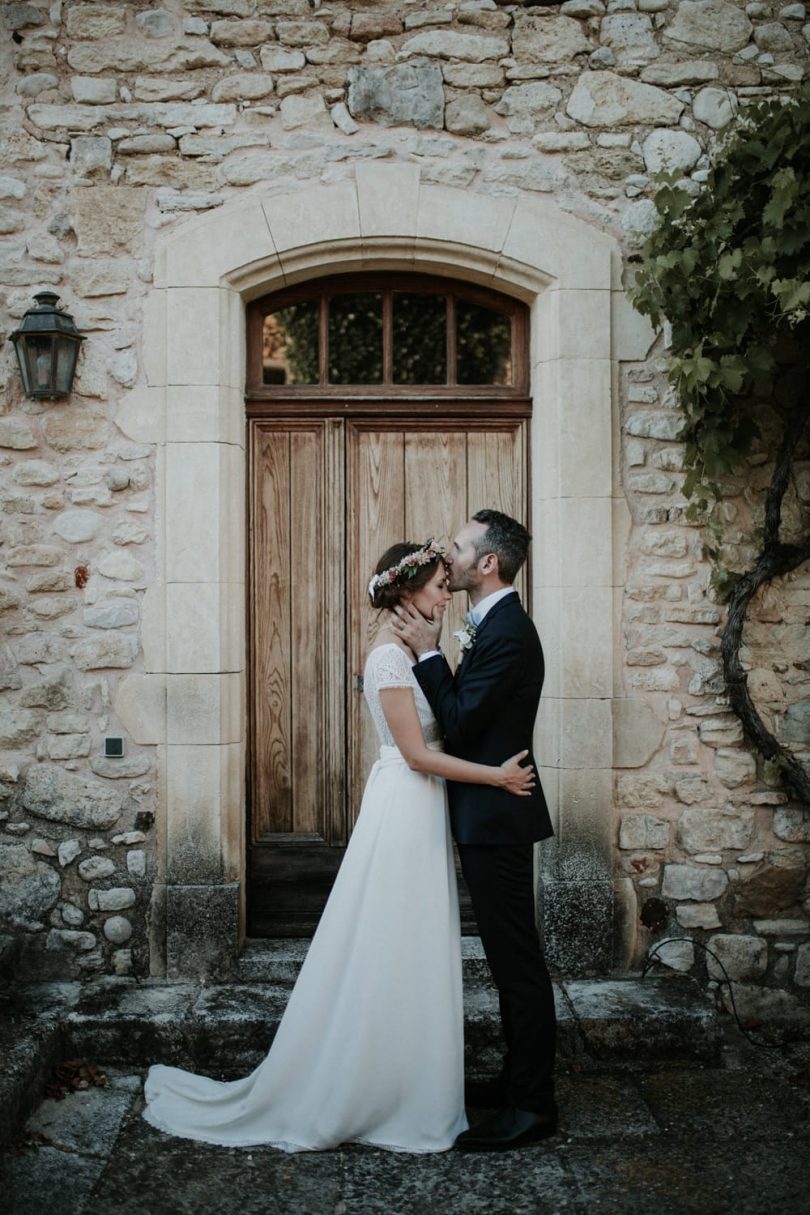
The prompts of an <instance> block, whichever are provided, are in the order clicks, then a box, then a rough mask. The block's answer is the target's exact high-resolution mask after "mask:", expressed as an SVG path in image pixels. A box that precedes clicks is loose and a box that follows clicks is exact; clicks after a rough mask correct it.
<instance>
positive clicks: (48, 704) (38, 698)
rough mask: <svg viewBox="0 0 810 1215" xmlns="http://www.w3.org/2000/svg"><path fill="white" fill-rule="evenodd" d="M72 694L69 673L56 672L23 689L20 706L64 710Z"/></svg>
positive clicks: (69, 702)
mask: <svg viewBox="0 0 810 1215" xmlns="http://www.w3.org/2000/svg"><path fill="white" fill-rule="evenodd" d="M26 657H30V655H26ZM72 693H73V684H72V681H71V678H70V675H69V673H68V672H67V671H66V670H58V671H56V672H53V673H51V674H49V675H48V676H46V678H44V679H40V680H38V681H37V682H36V683H33V684H29V685H28V687H26V688H24V689H23V691H22V692H21V694H20V704H21V705H23V706H24V707H25V708H27V709H35V708H41V709H66V708H68V706H69V705H70V704H71V700H72Z"/></svg>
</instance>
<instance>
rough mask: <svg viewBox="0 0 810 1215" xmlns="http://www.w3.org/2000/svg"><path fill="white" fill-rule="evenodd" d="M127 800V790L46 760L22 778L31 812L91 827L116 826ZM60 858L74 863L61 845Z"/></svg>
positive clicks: (26, 805)
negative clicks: (117, 788) (49, 763)
mask: <svg viewBox="0 0 810 1215" xmlns="http://www.w3.org/2000/svg"><path fill="white" fill-rule="evenodd" d="M124 800H125V798H124V795H123V794H121V793H118V792H117V791H116V790H114V789H110V788H109V786H108V785H106V784H102V783H101V781H97V780H93V779H91V778H90V777H87V776H76V775H74V774H73V773H70V772H65V771H64V770H63V769H61V768H55V767H50V766H48V765H46V764H37V765H36V766H33V767H31V768H29V769H28V772H27V773H26V774H25V777H24V778H23V782H22V797H21V804H22V806H23V808H24V809H25V810H26V811H27V812H28V813H29V814H33V815H36V817H38V818H45V819H49V820H50V821H51V822H55V823H66V824H69V825H70V826H74V827H82V828H87V829H89V830H95V831H99V830H101V831H105V830H107V828H109V827H112V826H113V825H114V824H115V823H116V822H117V821H118V819H119V818H120V816H121V813H122V811H123V808H124ZM67 855H68V853H67V852H65V853H64V856H67ZM76 855H78V852H73V856H76ZM73 856H71V858H70V859H71V860H72V859H73ZM99 859H100V858H99ZM59 860H60V863H61V864H62V865H66V864H69V863H70V861H69V860H66V859H63V852H62V849H61V848H60V850H59Z"/></svg>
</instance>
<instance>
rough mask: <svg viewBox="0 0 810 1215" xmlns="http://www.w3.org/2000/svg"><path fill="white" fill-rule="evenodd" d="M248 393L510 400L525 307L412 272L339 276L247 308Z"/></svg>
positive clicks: (521, 372) (522, 372) (520, 363)
mask: <svg viewBox="0 0 810 1215" xmlns="http://www.w3.org/2000/svg"><path fill="white" fill-rule="evenodd" d="M249 335H250V343H249V360H248V362H249V366H248V396H249V397H252V398H253V399H261V398H266V397H272V398H273V399H274V400H277V401H278V400H283V399H285V398H287V397H296V398H301V397H318V398H321V397H323V396H345V395H346V394H347V392H348V393H349V394H350V395H352V396H362V395H366V396H408V397H413V396H414V395H420V394H427V395H430V396H441V397H442V398H453V397H456V398H464V399H465V400H468V401H469V399H470V398H471V397H473V398H476V397H507V398H513V399H514V398H517V397H522V396H524V395H525V393H526V391H527V383H526V380H527V372H526V367H525V363H526V359H525V351H526V309H525V306H524V305H523V304H521V303H520V302H519V301H517V300H514V299H512V298H510V297H509V296H505V295H501V294H499V293H497V292H494V291H488V290H485V289H483V288H476V287H471V286H468V285H466V284H459V283H455V282H453V281H452V280H449V279H440V278H430V277H427V276H425V275H418V274H376V275H343V276H341V277H338V278H332V279H328V280H319V282H318V283H317V284H316V285H314V286H313V285H312V284H309V285H307V286H302V287H297V288H293V289H290V290H288V291H285V292H281V293H275V294H274V295H273V296H268V297H266V298H265V299H262V300H258V301H256V302H255V303H253V304H252V305H251V308H250V316H249Z"/></svg>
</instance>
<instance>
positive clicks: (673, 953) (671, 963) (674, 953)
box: [655, 941, 695, 973]
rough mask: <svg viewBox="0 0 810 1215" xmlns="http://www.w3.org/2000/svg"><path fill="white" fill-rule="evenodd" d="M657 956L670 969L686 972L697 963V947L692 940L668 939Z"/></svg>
mask: <svg viewBox="0 0 810 1215" xmlns="http://www.w3.org/2000/svg"><path fill="white" fill-rule="evenodd" d="M655 956H656V958H657V959H658V961H660V962H661V963H662V965H664V966H668V967H669V969H670V970H678V971H681V972H682V973H686V971H689V970H691V969H692V967H693V966H694V964H695V947H694V945H693V944H692V942H691V941H666V942H665V943H664V944H662V945H661V947H660V949H658V951H657V953H656V955H655Z"/></svg>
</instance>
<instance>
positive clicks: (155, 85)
mask: <svg viewBox="0 0 810 1215" xmlns="http://www.w3.org/2000/svg"><path fill="white" fill-rule="evenodd" d="M202 91H203V86H202V85H201V84H200V83H199V82H198V81H196V80H188V79H186V80H170V79H168V78H166V77H163V76H159V77H156V76H136V78H135V80H134V82H133V85H132V92H133V95H134V96H135V98H136V99H137V100H138V101H191V100H192V99H193V98H194V97H199V95H200V93H202Z"/></svg>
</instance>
